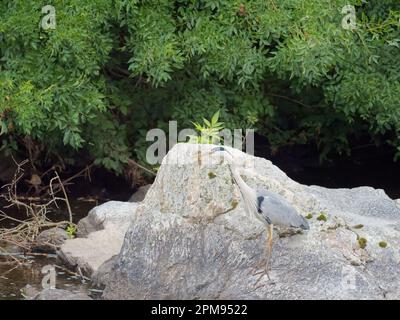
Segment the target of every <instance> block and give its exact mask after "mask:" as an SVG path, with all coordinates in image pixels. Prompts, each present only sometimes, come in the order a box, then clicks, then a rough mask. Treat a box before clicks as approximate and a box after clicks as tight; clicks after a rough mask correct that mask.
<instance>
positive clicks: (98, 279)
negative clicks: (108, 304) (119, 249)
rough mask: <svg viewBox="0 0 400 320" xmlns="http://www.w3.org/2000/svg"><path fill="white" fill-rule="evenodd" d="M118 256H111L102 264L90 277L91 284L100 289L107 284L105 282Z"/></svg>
mask: <svg viewBox="0 0 400 320" xmlns="http://www.w3.org/2000/svg"><path fill="white" fill-rule="evenodd" d="M117 257H118V255H114V256H112V257H111V258H110V259H108V260H107V261H106V262H104V263H103V264H102V265H101V266H100V267H99V268H98V269H97V271H96V272H95V273H94V274H93V275H92V283H93V284H94V285H95V286H97V287H101V286H103V285H105V284H106V283H107V280H108V278H109V276H110V272H111V270H112V267H113V265H114V263H115V262H116V260H117Z"/></svg>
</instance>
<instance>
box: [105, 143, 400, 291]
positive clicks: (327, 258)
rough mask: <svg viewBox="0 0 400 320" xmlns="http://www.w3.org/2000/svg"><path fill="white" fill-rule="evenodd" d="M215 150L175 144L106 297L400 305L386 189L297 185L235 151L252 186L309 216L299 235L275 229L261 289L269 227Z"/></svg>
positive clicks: (399, 231) (396, 230)
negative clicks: (246, 203)
mask: <svg viewBox="0 0 400 320" xmlns="http://www.w3.org/2000/svg"><path fill="white" fill-rule="evenodd" d="M210 148H212V146H209V145H191V144H178V145H176V146H175V147H174V148H173V149H172V150H171V151H170V152H169V153H168V155H167V156H166V157H165V158H164V160H163V163H162V165H161V167H160V169H159V171H158V175H157V177H156V180H155V182H154V184H153V186H152V187H151V189H150V190H149V192H148V194H147V196H146V198H145V200H144V201H143V202H142V203H141V204H140V206H139V207H138V208H137V210H136V215H135V217H134V220H133V221H132V222H131V224H130V227H129V229H128V231H127V233H126V235H125V239H124V243H123V246H122V250H121V252H120V253H119V255H118V257H117V258H116V259H115V263H114V264H113V266H112V268H111V271H110V272H109V277H108V279H107V281H106V287H105V291H104V294H103V298H105V299H400V279H399V275H400V254H399V247H400V208H399V207H398V206H397V205H396V203H395V202H394V201H392V200H391V199H390V198H388V197H387V196H386V194H385V193H384V192H383V191H382V190H375V189H373V188H368V187H362V188H355V189H337V190H333V189H326V188H322V187H317V186H305V185H301V184H299V183H297V182H295V181H293V180H291V179H290V178H288V177H287V176H286V174H285V173H284V172H282V171H281V170H280V169H279V168H277V167H276V166H274V165H273V164H272V163H271V162H270V161H268V160H265V159H261V158H256V157H252V156H250V155H247V154H245V153H242V152H240V151H238V150H231V152H232V153H233V155H234V157H235V159H236V160H237V161H238V162H239V164H240V167H241V168H242V176H243V179H245V181H247V183H248V184H249V185H250V186H252V187H263V188H266V189H269V190H271V191H273V192H276V193H279V194H281V195H282V196H284V197H285V198H286V199H287V200H288V201H290V202H291V203H292V204H293V205H294V206H295V207H296V208H297V210H298V211H299V212H300V213H301V214H302V215H304V216H306V215H309V217H310V216H311V215H312V218H311V219H310V220H309V222H310V230H309V231H306V232H304V233H302V234H295V235H289V236H288V233H287V232H285V231H284V230H279V229H277V231H278V232H277V235H276V236H275V245H274V249H273V254H272V260H271V272H270V276H271V279H272V281H268V279H267V278H266V277H264V278H263V279H262V280H261V281H260V282H259V283H258V284H257V285H256V280H257V279H258V276H255V275H254V270H255V269H256V266H257V265H258V264H259V263H260V262H261V261H262V259H263V258H264V257H265V255H264V247H265V237H266V234H265V228H264V227H263V225H262V224H261V223H260V222H259V221H258V220H256V219H255V218H254V217H252V216H248V215H247V214H246V213H245V211H244V208H243V204H242V201H241V198H240V194H239V190H238V188H237V187H236V186H235V185H234V184H233V183H232V179H231V174H230V171H229V168H228V166H227V165H226V164H224V163H221V161H220V160H218V159H217V161H214V162H212V161H211V162H210V161H208V160H209V159H207V156H206V155H207V152H208V151H209V150H210ZM213 159H214V158H213ZM278 235H280V237H278ZM385 245H386V247H385Z"/></svg>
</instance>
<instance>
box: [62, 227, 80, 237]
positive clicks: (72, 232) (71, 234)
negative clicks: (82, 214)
mask: <svg viewBox="0 0 400 320" xmlns="http://www.w3.org/2000/svg"><path fill="white" fill-rule="evenodd" d="M65 231H66V232H67V234H68V236H69V237H70V238H71V239H73V238H75V235H76V231H77V227H76V226H75V225H73V224H70V225H69V226H67V229H65Z"/></svg>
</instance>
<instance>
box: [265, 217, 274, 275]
mask: <svg viewBox="0 0 400 320" xmlns="http://www.w3.org/2000/svg"><path fill="white" fill-rule="evenodd" d="M273 239H274V225H273V224H270V225H269V226H268V244H267V246H268V255H267V264H266V266H265V271H266V274H267V276H268V279H269V280H271V279H270V278H269V273H268V272H269V263H270V260H271V254H272V246H273V244H274V243H273Z"/></svg>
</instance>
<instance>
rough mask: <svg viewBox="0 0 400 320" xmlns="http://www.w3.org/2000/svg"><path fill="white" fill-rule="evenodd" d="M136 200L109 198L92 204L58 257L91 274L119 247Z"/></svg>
mask: <svg viewBox="0 0 400 320" xmlns="http://www.w3.org/2000/svg"><path fill="white" fill-rule="evenodd" d="M137 206H138V205H137V204H136V203H128V202H117V201H111V202H107V203H105V204H103V205H100V206H98V207H95V208H94V209H93V210H91V211H90V212H89V214H88V216H87V217H86V218H84V219H82V220H81V221H80V222H79V224H78V230H79V234H80V236H85V237H83V238H82V237H78V238H75V239H70V240H67V241H66V242H65V243H64V244H63V245H62V246H61V248H60V250H59V251H58V257H59V258H60V259H61V260H62V261H63V262H64V263H66V264H67V265H68V266H69V267H71V268H73V269H77V268H79V269H80V271H82V272H83V273H84V274H86V275H88V276H91V275H92V274H93V273H94V272H96V271H97V269H98V268H99V267H100V266H101V265H102V264H103V263H104V262H106V261H107V260H108V259H110V258H111V257H112V256H114V255H116V254H118V253H119V252H120V250H121V246H122V242H123V239H124V236H125V233H126V230H127V229H128V227H129V224H130V221H131V220H132V219H133V218H134V216H135V212H136V209H137Z"/></svg>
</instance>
